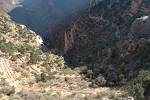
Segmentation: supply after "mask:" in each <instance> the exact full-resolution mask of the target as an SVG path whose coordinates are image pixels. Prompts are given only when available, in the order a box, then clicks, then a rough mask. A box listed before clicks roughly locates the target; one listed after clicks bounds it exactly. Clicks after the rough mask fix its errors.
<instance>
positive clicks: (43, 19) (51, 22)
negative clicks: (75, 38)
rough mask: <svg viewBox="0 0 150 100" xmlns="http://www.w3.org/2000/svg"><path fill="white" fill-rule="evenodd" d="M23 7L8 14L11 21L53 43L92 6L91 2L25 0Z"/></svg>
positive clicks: (78, 0) (85, 0) (79, 0)
mask: <svg viewBox="0 0 150 100" xmlns="http://www.w3.org/2000/svg"><path fill="white" fill-rule="evenodd" d="M21 5H22V6H23V7H18V8H15V9H13V10H12V11H11V12H10V13H8V14H9V15H10V16H11V19H12V20H13V21H16V22H18V23H21V24H24V25H26V26H27V27H28V28H30V29H32V30H34V31H35V32H36V33H38V34H39V35H41V36H42V37H43V38H44V40H48V42H49V41H50V42H51V39H54V38H55V39H57V38H58V37H59V36H60V37H61V34H62V31H63V30H65V29H66V28H67V27H68V26H69V25H71V23H73V22H74V21H75V20H76V19H77V18H78V17H79V16H80V15H81V14H82V13H83V11H84V10H85V9H87V8H88V7H89V6H90V0H25V1H24V2H22V3H21ZM57 34H58V35H59V36H57V37H56V35H57Z"/></svg>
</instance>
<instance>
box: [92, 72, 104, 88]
mask: <svg viewBox="0 0 150 100" xmlns="http://www.w3.org/2000/svg"><path fill="white" fill-rule="evenodd" d="M106 82H107V81H106V80H105V78H104V77H103V76H102V75H101V74H99V75H98V77H97V78H96V79H95V80H94V81H93V82H92V87H93V88H96V87H101V86H105V85H106Z"/></svg>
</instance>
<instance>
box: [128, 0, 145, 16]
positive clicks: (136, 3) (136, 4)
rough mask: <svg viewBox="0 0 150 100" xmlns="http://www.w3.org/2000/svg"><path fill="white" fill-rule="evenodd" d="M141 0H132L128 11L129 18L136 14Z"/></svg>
mask: <svg viewBox="0 0 150 100" xmlns="http://www.w3.org/2000/svg"><path fill="white" fill-rule="evenodd" d="M142 1H143V0H132V4H131V9H130V14H129V15H130V16H131V17H132V16H134V14H137V11H138V10H139V7H140V6H141V3H142Z"/></svg>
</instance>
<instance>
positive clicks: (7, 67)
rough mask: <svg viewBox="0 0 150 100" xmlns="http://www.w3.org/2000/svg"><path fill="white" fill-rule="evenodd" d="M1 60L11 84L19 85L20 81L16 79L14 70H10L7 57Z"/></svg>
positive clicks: (2, 67)
mask: <svg viewBox="0 0 150 100" xmlns="http://www.w3.org/2000/svg"><path fill="white" fill-rule="evenodd" d="M0 60H1V69H3V71H4V74H5V75H6V76H7V77H8V79H9V81H10V83H11V85H12V86H15V87H16V86H17V85H18V81H17V80H16V78H15V77H14V75H13V73H12V71H11V70H10V68H9V65H8V62H6V61H7V59H5V58H1V59H0Z"/></svg>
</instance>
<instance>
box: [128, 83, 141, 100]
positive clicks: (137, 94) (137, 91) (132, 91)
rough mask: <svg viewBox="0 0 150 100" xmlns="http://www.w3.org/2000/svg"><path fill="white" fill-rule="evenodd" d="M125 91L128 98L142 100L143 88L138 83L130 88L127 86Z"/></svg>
mask: <svg viewBox="0 0 150 100" xmlns="http://www.w3.org/2000/svg"><path fill="white" fill-rule="evenodd" d="M125 91H126V92H127V95H128V96H132V97H133V98H134V99H135V100H142V99H143V98H144V88H143V87H142V85H141V84H139V83H137V84H136V85H133V86H132V87H131V86H128V87H127V88H126V89H125Z"/></svg>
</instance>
